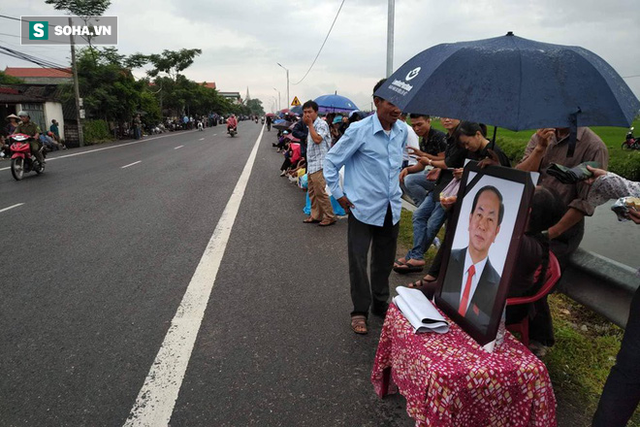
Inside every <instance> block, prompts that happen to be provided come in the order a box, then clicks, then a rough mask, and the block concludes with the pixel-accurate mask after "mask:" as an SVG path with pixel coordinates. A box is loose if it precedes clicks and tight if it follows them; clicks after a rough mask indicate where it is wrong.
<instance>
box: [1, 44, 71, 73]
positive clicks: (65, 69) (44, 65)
mask: <svg viewBox="0 0 640 427" xmlns="http://www.w3.org/2000/svg"><path fill="white" fill-rule="evenodd" d="M0 53H2V54H4V55H7V56H11V57H13V58H17V59H22V60H23V61H28V62H32V63H34V64H36V65H39V66H41V67H42V68H53V69H56V70H59V71H62V72H65V73H69V74H71V72H70V71H69V67H68V66H64V65H60V64H58V63H55V62H53V61H49V60H46V59H43V58H38V57H36V56H33V55H29V54H26V53H22V52H20V51H17V50H13V49H10V48H8V47H5V46H0Z"/></svg>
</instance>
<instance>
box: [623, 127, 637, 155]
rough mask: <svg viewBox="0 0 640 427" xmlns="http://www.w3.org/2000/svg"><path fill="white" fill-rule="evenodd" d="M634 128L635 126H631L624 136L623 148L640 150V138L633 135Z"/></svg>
mask: <svg viewBox="0 0 640 427" xmlns="http://www.w3.org/2000/svg"><path fill="white" fill-rule="evenodd" d="M633 129H634V128H633V127H630V128H629V132H627V136H626V137H625V138H624V142H623V143H622V149H623V150H640V138H636V137H634V136H633Z"/></svg>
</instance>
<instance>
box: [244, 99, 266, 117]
mask: <svg viewBox="0 0 640 427" xmlns="http://www.w3.org/2000/svg"><path fill="white" fill-rule="evenodd" d="M245 106H246V107H247V109H248V113H247V114H249V115H257V116H262V115H263V114H264V108H262V101H260V100H259V99H249V100H247V102H245Z"/></svg>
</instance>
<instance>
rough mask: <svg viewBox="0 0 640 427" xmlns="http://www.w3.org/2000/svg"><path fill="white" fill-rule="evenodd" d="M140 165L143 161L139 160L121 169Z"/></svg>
mask: <svg viewBox="0 0 640 427" xmlns="http://www.w3.org/2000/svg"><path fill="white" fill-rule="evenodd" d="M138 163H142V160H138V161H137V162H133V163H130V164H128V165H126V166H123V167H121V168H120V169H124V168H128V167H129V166H133V165H137V164H138Z"/></svg>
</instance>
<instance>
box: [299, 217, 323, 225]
mask: <svg viewBox="0 0 640 427" xmlns="http://www.w3.org/2000/svg"><path fill="white" fill-rule="evenodd" d="M302 222H304V223H305V224H317V223H319V222H320V220H319V219H313V218H311V217H309V218H307V219H303V220H302Z"/></svg>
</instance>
